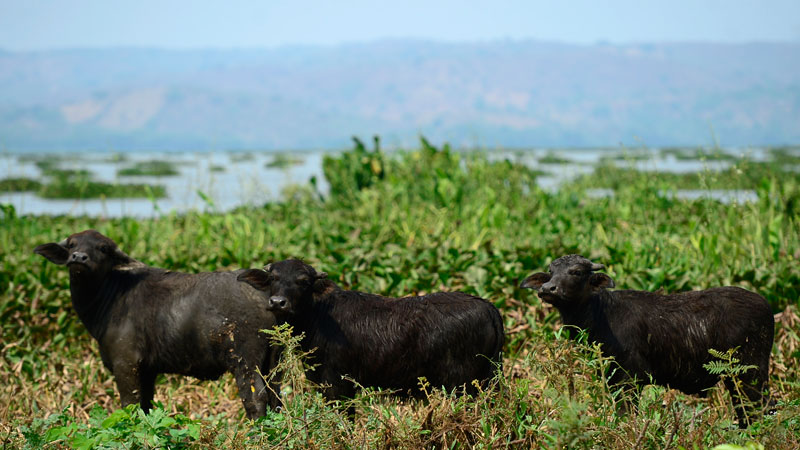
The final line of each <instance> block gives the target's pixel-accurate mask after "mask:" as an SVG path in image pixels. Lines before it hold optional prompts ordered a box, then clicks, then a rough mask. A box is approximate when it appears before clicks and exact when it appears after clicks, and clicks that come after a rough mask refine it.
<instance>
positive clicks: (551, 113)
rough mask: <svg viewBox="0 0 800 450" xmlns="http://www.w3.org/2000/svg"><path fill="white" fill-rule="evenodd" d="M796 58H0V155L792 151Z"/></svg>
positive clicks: (149, 53) (601, 48)
mask: <svg viewBox="0 0 800 450" xmlns="http://www.w3.org/2000/svg"><path fill="white" fill-rule="evenodd" d="M798 74H800V44H780V43H753V44H707V43H674V44H648V45H626V46H619V45H606V44H597V45H591V46H581V45H567V44H559V43H551V42H537V41H495V42H485V43H434V42H424V41H403V40H397V41H378V42H371V43H363V44H349V45H341V46H332V47H281V48H276V49H254V50H184V51H177V50H160V49H135V48H121V49H74V50H54V51H42V52H0V146H2V147H3V148H6V149H9V150H20V151H25V150H41V149H64V150H78V149H95V150H106V149H114V150H132V149H176V150H179V149H193V150H207V149H229V148H266V149H271V148H276V149H277V148H281V149H286V148H341V147H345V146H347V145H348V143H349V136H350V135H353V134H358V135H362V136H368V135H372V134H380V135H382V136H383V138H384V142H387V143H388V144H390V145H413V143H415V142H416V140H417V138H416V137H417V135H418V134H420V133H424V134H425V135H426V136H428V137H429V138H430V139H431V140H433V141H441V140H447V141H450V142H451V143H453V144H455V145H457V146H462V145H464V146H475V145H482V146H490V147H493V146H504V147H525V146H594V145H618V144H619V143H620V142H622V143H624V144H626V145H640V144H646V145H652V146H666V145H697V144H710V143H711V142H712V129H713V135H716V136H717V137H719V139H720V141H721V142H720V143H721V144H722V145H779V144H784V143H796V142H800V127H798V126H797V124H798V123H800V76H798Z"/></svg>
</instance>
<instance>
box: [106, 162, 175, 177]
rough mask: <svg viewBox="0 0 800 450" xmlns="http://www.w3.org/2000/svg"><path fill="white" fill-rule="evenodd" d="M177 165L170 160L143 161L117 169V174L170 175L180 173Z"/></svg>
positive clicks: (131, 175) (135, 175) (129, 175)
mask: <svg viewBox="0 0 800 450" xmlns="http://www.w3.org/2000/svg"><path fill="white" fill-rule="evenodd" d="M178 174H179V172H178V170H177V169H176V168H175V165H174V164H172V163H170V162H168V161H155V160H154V161H143V162H138V163H136V164H134V165H133V166H130V167H126V168H123V169H120V170H118V171H117V175H119V176H125V177H137V176H154V177H169V176H174V175H178Z"/></svg>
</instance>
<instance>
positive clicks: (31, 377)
mask: <svg viewBox="0 0 800 450" xmlns="http://www.w3.org/2000/svg"><path fill="white" fill-rule="evenodd" d="M741 164H743V163H741ZM748 164H751V163H748ZM752 164H754V165H753V166H748V170H744V169H742V166H741V165H740V164H739V163H737V167H739V168H740V169H741V170H742V174H737V175H738V176H739V177H740V179H738V180H739V181H736V182H735V183H734V184H735V185H736V187H744V186H746V187H747V188H749V189H753V190H755V192H756V193H757V195H758V200H757V201H755V202H751V203H746V204H723V203H720V202H716V201H711V200H707V199H704V200H697V201H686V200H680V199H676V198H669V197H665V196H663V195H661V194H660V193H661V192H662V191H663V190H664V189H668V190H670V189H672V190H674V189H678V188H679V187H680V188H683V186H678V185H676V184H675V183H678V182H682V181H677V180H675V179H672V178H669V177H666V176H665V177H663V178H661V177H656V176H654V175H653V174H644V175H639V176H636V175H635V174H634V173H633V172H628V171H626V170H628V169H619V170H621V172H619V173H614V174H608V173H607V170H610V168H608V167H605V168H604V169H602V170H598V171H597V172H595V173H594V174H592V175H588V176H586V177H582V178H581V179H579V180H577V181H576V182H574V183H571V184H568V185H566V186H563V187H562V188H561V189H560V190H559V191H558V192H555V193H550V192H545V191H542V190H541V189H539V188H538V187H537V185H536V183H535V178H536V173H535V172H532V171H531V170H530V169H528V168H526V167H524V166H522V165H519V164H516V163H513V162H509V161H500V162H489V160H488V159H487V158H486V156H485V155H483V154H481V153H475V154H467V155H459V154H456V153H454V152H451V151H450V150H449V149H448V148H447V147H446V146H445V147H444V148H441V149H440V148H436V147H434V146H432V145H431V144H430V143H428V142H427V141H424V140H423V142H422V145H421V148H420V149H419V150H415V151H401V152H396V153H392V154H386V153H383V152H382V151H381V150H380V147H379V145H378V142H377V141H376V143H375V148H374V149H373V150H372V151H369V150H367V149H366V148H365V146H364V145H363V143H361V142H360V141H356V146H355V148H354V149H353V150H352V151H349V152H345V153H343V154H342V155H340V156H337V157H330V156H329V157H326V158H325V160H324V167H323V169H324V173H325V177H326V179H327V181H328V183H329V184H330V187H331V191H330V195H329V196H328V197H324V198H323V197H322V196H320V195H319V193H317V192H315V191H314V187H313V185H311V186H304V187H300V188H297V189H295V190H293V191H292V198H291V199H292V201H290V202H288V201H287V202H275V203H268V204H266V205H264V206H263V207H261V208H240V209H237V210H234V211H231V212H229V213H225V214H201V213H190V214H186V215H167V216H165V217H161V218H158V219H150V220H141V219H133V218H121V219H108V220H106V219H98V218H85V217H84V218H74V217H57V218H55V217H52V218H51V217H19V216H17V215H16V214H15V212H14V210H13V208H11V207H9V206H5V207H3V208H2V210H0V217H2V221H3V224H4V226H3V227H0V267H1V268H2V270H0V336H1V337H0V341H2V342H3V346H2V347H0V348H2V356H1V357H2V361H0V404H2V405H3V406H2V407H0V436H3V439H5V442H8V443H9V445H10V446H12V447H22V446H26V445H27V446H30V447H39V446H52V447H59V446H65V447H79V448H80V447H84V448H87V447H89V446H91V445H95V446H104V447H112V446H123V447H129V446H138V447H141V448H156V447H159V448H163V447H171V448H181V447H189V448H207V447H230V448H263V447H267V446H276V447H279V448H352V447H359V448H362V447H363V448H397V447H402V448H434V447H435V448H469V447H479V448H490V447H503V448H506V447H510V448H612V449H629V448H681V447H682V448H689V449H690V448H711V447H714V446H716V445H719V444H728V446H727V447H724V448H759V445H763V446H764V447H765V448H770V449H772V448H786V449H790V448H798V447H800V400H798V399H799V398H800V366H798V364H797V363H796V361H797V359H798V358H800V350H798V349H800V333H798V326H800V305H798V298H800V233H798V228H799V225H800V207H798V191H800V182H798V180H797V177H796V176H794V177H792V176H789V175H787V173H785V172H782V171H780V170H778V169H777V168H776V167H775V166H770V165H758V164H755V163H752ZM750 169H752V170H750ZM795 175H796V174H795ZM615 176H623V177H628V178H624V179H623V182H620V183H618V184H614V185H610V184H607V183H608V182H609V181H608V180H611V179H613V178H614V177H615ZM701 176H704V177H706V179H708V177H711V175H709V174H704V175H701ZM731 176H733V173H731V174H729V175H728V176H726V177H722V176H720V178H730V177H731ZM706 184H707V185H708V184H712V183H711V182H706ZM604 185H605V186H612V187H613V188H614V189H615V195H614V196H613V197H604V198H591V197H589V196H587V195H586V189H588V188H596V187H602V186H604ZM86 228H95V229H97V230H99V231H100V232H102V233H104V234H106V235H108V236H109V237H111V238H112V239H114V240H115V241H116V242H118V243H119V244H120V247H121V248H122V249H123V250H125V251H126V252H128V253H129V254H131V255H132V256H134V257H136V258H138V259H140V260H142V261H144V262H145V263H147V264H151V265H155V266H160V267H167V268H170V269H172V270H180V271H187V272H199V271H211V270H228V269H237V268H241V267H258V266H261V265H263V264H264V263H266V262H268V261H274V260H280V259H284V258H287V257H292V256H294V257H302V258H304V259H305V260H306V261H307V262H309V263H310V264H312V265H314V266H315V267H317V268H318V269H319V270H324V271H326V272H328V273H329V274H330V277H331V278H332V279H335V280H336V281H337V282H338V283H339V284H340V285H341V286H342V287H345V288H353V289H359V290H363V291H368V292H375V293H380V294H386V295H394V296H402V295H411V294H416V293H423V292H431V291H434V290H462V291H466V292H469V293H473V294H477V295H480V296H483V297H485V298H487V299H490V300H491V301H492V302H494V303H495V305H497V306H498V307H499V308H500V309H501V311H502V314H503V317H504V320H505V325H506V331H507V343H506V347H505V352H504V355H505V359H504V367H503V377H501V378H500V379H498V380H497V381H496V384H495V386H494V388H493V389H492V390H488V391H486V392H483V393H481V394H480V395H478V396H476V397H474V398H457V397H452V396H449V395H447V394H445V393H442V392H440V391H438V390H435V389H432V388H431V387H430V386H425V389H426V392H428V398H427V400H426V401H420V400H405V401H401V400H398V399H395V398H392V397H389V396H386V395H385V393H379V392H374V391H369V392H365V393H363V394H361V395H359V396H358V397H357V398H356V399H354V400H353V406H354V407H355V410H356V416H355V418H353V419H352V420H351V419H349V418H348V417H347V416H346V414H345V413H344V412H343V411H342V410H341V409H339V408H336V407H335V405H331V404H329V403H327V402H325V401H324V400H323V399H322V397H321V396H320V395H319V394H318V393H315V392H314V391H313V390H310V388H309V386H308V383H307V381H306V380H305V379H304V378H303V376H302V364H303V363H302V357H301V356H302V355H298V354H297V352H296V351H287V354H286V355H285V357H284V361H283V363H282V364H283V366H282V369H283V370H282V373H283V376H284V382H283V385H284V386H285V388H284V395H283V397H282V398H283V401H284V407H283V409H282V410H281V411H280V412H271V413H270V414H269V415H268V416H267V417H265V418H263V419H261V420H259V421H256V422H249V421H246V420H245V419H243V411H242V408H241V403H240V401H239V400H238V398H237V394H236V387H235V383H234V382H233V379H232V377H230V376H229V375H226V376H225V377H223V378H222V379H221V380H219V381H216V382H199V381H196V380H191V379H187V378H184V377H178V376H166V377H162V379H161V380H160V382H159V384H158V386H157V388H156V399H157V400H158V401H159V402H161V403H160V405H159V407H158V408H156V409H155V410H154V412H153V413H151V414H150V415H148V416H144V415H142V414H140V412H139V411H138V410H136V409H135V408H131V409H126V410H119V409H117V408H119V397H118V395H117V393H116V389H115V387H114V385H113V379H112V378H111V376H110V374H109V372H108V370H106V369H105V368H104V367H103V365H102V363H101V362H100V360H99V356H98V353H97V349H96V344H95V343H94V342H93V341H92V340H91V338H90V337H89V335H88V333H87V332H86V330H85V329H84V327H83V326H82V325H81V324H80V322H79V320H78V318H77V315H76V314H75V312H74V310H73V309H72V307H71V306H70V300H69V299H70V296H69V280H68V273H67V271H66V270H64V268H63V267H59V266H55V265H53V264H51V263H49V262H47V261H45V260H44V259H43V258H41V257H39V256H38V255H34V254H33V252H32V249H33V247H35V246H36V245H37V244H40V243H44V242H51V241H54V240H60V239H63V238H64V237H66V236H67V235H68V234H70V233H72V232H76V231H79V230H83V229H86ZM566 253H581V254H583V255H584V256H587V257H589V258H591V259H593V260H595V261H597V262H602V263H603V264H605V265H606V266H607V273H608V274H609V275H610V276H611V277H612V278H614V280H615V282H616V284H617V286H618V287H619V288H622V289H648V290H657V289H663V290H664V291H666V292H675V291H682V290H688V289H701V288H706V287H710V286H720V285H737V286H742V287H744V288H747V289H751V290H754V291H756V292H758V293H760V294H761V295H763V296H764V297H766V298H767V300H768V301H769V303H770V304H771V305H772V307H773V309H774V311H775V312H776V313H779V315H778V316H776V336H775V345H774V348H773V354H772V357H773V365H772V371H771V379H770V389H771V395H772V398H773V399H774V400H775V401H776V406H775V414H774V415H768V416H765V417H764V418H763V420H761V421H759V422H757V423H756V424H754V425H753V426H751V427H750V428H749V429H747V430H744V431H740V430H738V429H736V428H735V426H734V424H733V423H734V420H735V415H734V413H733V409H732V407H731V404H730V400H729V398H728V393H727V392H726V391H725V390H724V389H720V388H715V389H713V390H712V391H711V392H709V395H708V396H707V397H706V398H699V397H693V396H687V395H683V394H681V393H680V392H677V391H672V390H667V389H666V388H663V387H655V386H653V387H648V388H645V389H644V390H643V392H642V393H641V395H640V396H639V397H638V398H637V399H632V400H633V402H634V404H635V405H636V408H634V409H633V410H632V411H631V412H629V413H627V414H623V413H622V412H620V409H619V408H618V405H619V404H620V403H621V402H623V401H624V400H626V396H627V395H630V394H628V393H626V392H609V389H608V388H607V387H606V385H605V383H604V380H603V373H604V372H603V369H604V368H607V367H608V366H609V364H611V362H610V361H609V360H607V359H605V358H602V357H601V354H600V352H599V349H598V348H597V347H596V346H593V345H590V344H588V343H586V342H583V343H575V342H573V341H571V340H568V339H567V338H566V334H567V332H566V331H565V329H564V328H562V327H561V326H560V320H559V318H558V314H557V312H555V310H554V309H553V307H552V306H550V305H548V304H543V303H541V302H540V301H539V300H538V299H537V298H536V297H535V296H534V295H532V294H531V292H530V291H525V290H521V289H519V288H518V287H517V286H518V284H519V280H521V279H522V278H523V277H524V276H526V275H528V274H530V273H531V272H533V271H539V270H542V269H544V268H546V267H547V264H548V263H549V262H550V261H551V260H552V259H553V258H556V257H558V256H561V255H563V254H566ZM274 334H275V338H276V339H278V340H279V341H281V342H283V343H284V345H286V347H287V348H289V349H290V350H291V349H292V348H296V340H294V339H295V338H293V337H291V336H289V335H288V334H287V333H285V330H284V332H280V331H279V332H276V333H274ZM716 350H717V351H719V352H721V353H720V355H723V356H724V355H725V352H727V351H728V350H729V349H716ZM710 368H711V369H712V370H719V371H720V373H722V374H725V375H726V376H732V377H734V376H736V368H737V366H736V364H735V361H734V360H733V359H730V360H729V361H728V365H727V366H725V365H715V366H713V367H710Z"/></svg>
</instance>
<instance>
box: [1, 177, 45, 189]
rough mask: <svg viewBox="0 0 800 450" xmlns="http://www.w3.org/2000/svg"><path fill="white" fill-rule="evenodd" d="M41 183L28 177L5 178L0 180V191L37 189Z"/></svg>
mask: <svg viewBox="0 0 800 450" xmlns="http://www.w3.org/2000/svg"><path fill="white" fill-rule="evenodd" d="M41 187H42V183H41V182H39V181H37V180H33V179H30V178H5V179H3V180H0V192H28V191H38V190H39V189H41Z"/></svg>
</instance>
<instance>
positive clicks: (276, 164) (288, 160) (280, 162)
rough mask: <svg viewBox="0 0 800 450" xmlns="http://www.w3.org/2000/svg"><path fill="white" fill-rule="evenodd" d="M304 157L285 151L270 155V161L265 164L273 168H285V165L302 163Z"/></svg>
mask: <svg viewBox="0 0 800 450" xmlns="http://www.w3.org/2000/svg"><path fill="white" fill-rule="evenodd" d="M304 161H305V159H303V158H300V157H298V156H293V155H290V154H287V153H278V154H277V155H275V156H273V157H272V161H270V162H268V163H267V164H266V166H267V167H269V168H272V169H275V168H278V169H285V168H287V167H291V166H296V165H299V164H303V162H304Z"/></svg>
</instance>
